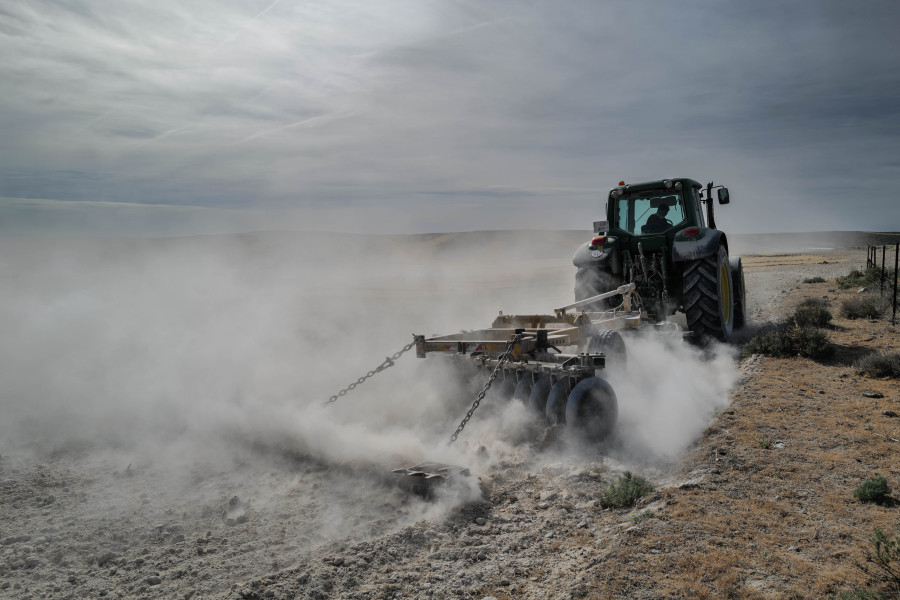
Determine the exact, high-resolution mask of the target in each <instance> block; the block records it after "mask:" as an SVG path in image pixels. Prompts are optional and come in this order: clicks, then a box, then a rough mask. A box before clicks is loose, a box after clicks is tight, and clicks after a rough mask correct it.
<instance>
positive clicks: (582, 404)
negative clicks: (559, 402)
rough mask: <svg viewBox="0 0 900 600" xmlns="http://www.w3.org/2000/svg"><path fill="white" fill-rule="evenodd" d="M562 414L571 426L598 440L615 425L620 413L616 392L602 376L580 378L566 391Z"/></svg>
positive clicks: (601, 439)
mask: <svg viewBox="0 0 900 600" xmlns="http://www.w3.org/2000/svg"><path fill="white" fill-rule="evenodd" d="M565 414H566V424H567V425H568V426H569V427H570V428H572V429H573V430H575V431H577V432H578V433H579V434H581V435H584V436H585V437H587V438H588V439H590V440H591V441H593V442H601V441H603V440H604V439H606V438H607V437H609V435H610V434H611V433H612V432H613V429H615V427H616V420H617V419H618V415H619V404H618V400H617V399H616V393H615V392H614V391H613V389H612V386H611V385H609V383H607V382H606V380H604V379H601V378H599V377H588V378H587V379H583V380H582V381H580V382H579V383H578V385H576V386H575V388H574V389H573V390H572V393H570V394H569V398H568V400H567V401H566V409H565Z"/></svg>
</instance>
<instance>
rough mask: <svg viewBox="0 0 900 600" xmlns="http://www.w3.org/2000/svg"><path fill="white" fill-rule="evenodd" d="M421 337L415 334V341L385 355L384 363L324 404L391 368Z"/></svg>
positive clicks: (324, 403) (326, 404)
mask: <svg viewBox="0 0 900 600" xmlns="http://www.w3.org/2000/svg"><path fill="white" fill-rule="evenodd" d="M421 339H422V336H420V335H416V334H413V341H411V342H410V343H408V344H406V345H405V346H403V348H401V349H400V350H398V351H397V352H394V353H393V354H392V355H390V356H387V357H385V359H384V362H383V363H381V364H380V365H378V366H377V367H375V368H374V369H372V370H371V371H369V372H368V373H366V374H365V375H363V376H362V377H360V378H359V379H357V380H356V381H354V382H353V383H351V384H350V385H348V386H347V387H345V388H344V389H342V390H341V391H339V392H338V393H337V394H335V395H334V396H331V397H330V398H329V399H328V400H326V401H325V402H323V403H322V406H328V405H329V404H331V403H332V402H334V401H335V400H337V399H338V398H341V397H343V396H346V395H347V393H348V392H350V391H352V390H354V389H356V387H357V386H358V385H360V384H361V383H363V382H365V381H366V379H368V378H370V377H373V376H374V375H375V374H376V373H381V372H382V371H384V370H385V369H389V368H391V367H393V366H394V361H396V360H397V359H398V358H400V357H401V356H403V354H404V353H406V352H409V351H410V350H412V349H413V347H414V346H415V345H416V344H417V343H419V341H420V340H421Z"/></svg>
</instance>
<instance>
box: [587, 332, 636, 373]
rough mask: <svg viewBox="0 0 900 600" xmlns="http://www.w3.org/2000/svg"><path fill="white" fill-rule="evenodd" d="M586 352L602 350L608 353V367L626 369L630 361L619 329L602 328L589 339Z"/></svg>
mask: <svg viewBox="0 0 900 600" xmlns="http://www.w3.org/2000/svg"><path fill="white" fill-rule="evenodd" d="M585 352H587V353H588V354H595V353H599V352H602V353H603V354H605V355H606V368H607V369H624V368H625V365H626V363H627V362H628V355H627V353H626V352H625V341H624V340H623V339H622V336H621V335H620V334H619V332H618V331H614V330H612V329H601V330H600V331H598V332H597V333H595V334H594V335H592V336H591V339H590V340H588V344H587V348H585Z"/></svg>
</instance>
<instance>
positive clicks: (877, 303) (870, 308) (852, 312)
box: [841, 294, 888, 319]
mask: <svg viewBox="0 0 900 600" xmlns="http://www.w3.org/2000/svg"><path fill="white" fill-rule="evenodd" d="M887 306H888V302H887V300H885V299H884V298H880V297H878V296H875V295H872V294H866V295H861V296H859V297H857V298H849V299H847V300H844V301H843V302H842V303H841V315H842V316H844V317H846V318H848V319H878V318H880V317H881V316H882V315H883V314H885V312H886V309H887Z"/></svg>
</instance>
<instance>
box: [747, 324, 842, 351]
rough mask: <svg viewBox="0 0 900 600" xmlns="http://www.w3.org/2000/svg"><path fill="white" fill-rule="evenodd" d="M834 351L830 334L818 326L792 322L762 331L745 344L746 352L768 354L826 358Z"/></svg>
mask: <svg viewBox="0 0 900 600" xmlns="http://www.w3.org/2000/svg"><path fill="white" fill-rule="evenodd" d="M833 351H834V348H833V347H832V346H831V344H830V343H829V342H828V335H827V334H826V333H825V332H824V331H822V330H821V329H818V328H816V327H811V326H808V325H806V326H800V325H795V324H791V323H787V324H784V325H781V326H780V327H778V328H777V329H775V330H773V331H768V332H766V333H762V334H760V335H758V336H756V337H754V338H753V339H751V340H750V341H749V342H747V343H746V344H745V345H744V353H745V354H765V355H767V356H775V357H788V356H797V355H800V356H805V357H807V358H813V359H816V358H825V357H827V356H829V355H830V354H831V353H832V352H833Z"/></svg>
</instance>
